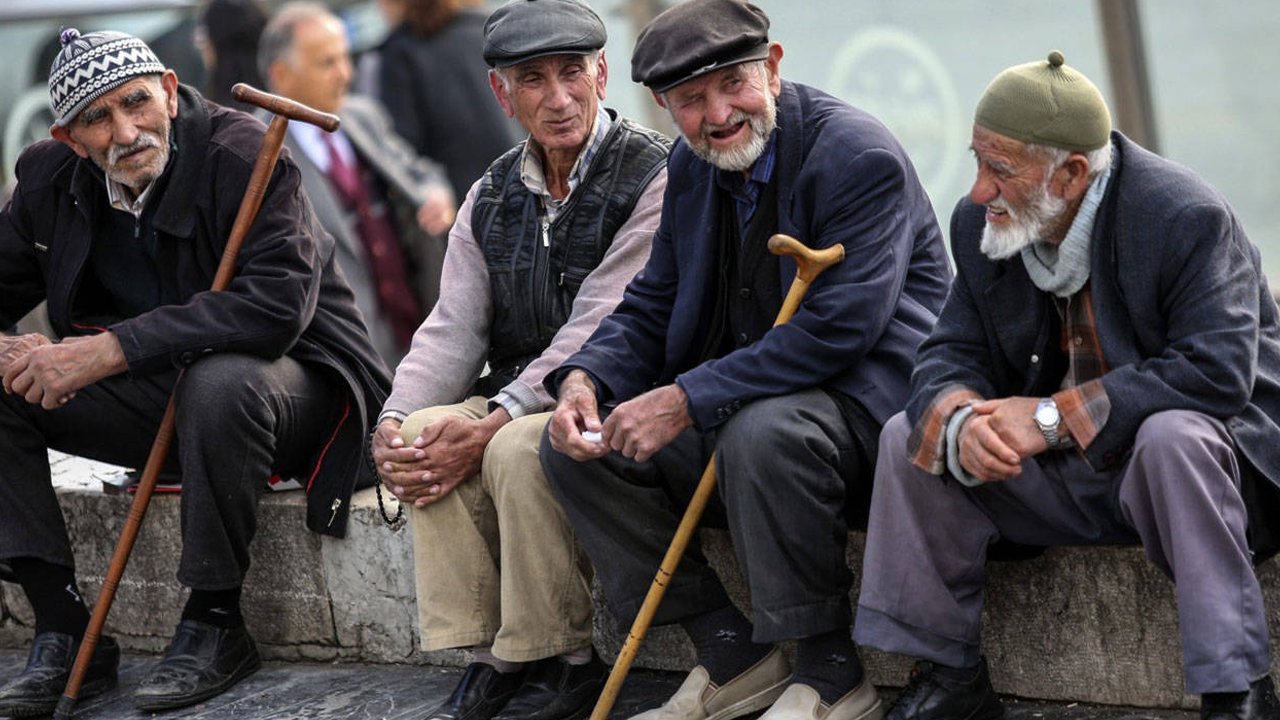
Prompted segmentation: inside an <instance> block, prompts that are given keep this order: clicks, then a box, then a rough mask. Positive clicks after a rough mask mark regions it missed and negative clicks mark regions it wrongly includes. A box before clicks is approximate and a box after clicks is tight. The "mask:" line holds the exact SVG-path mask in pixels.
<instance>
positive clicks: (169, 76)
mask: <svg viewBox="0 0 1280 720" xmlns="http://www.w3.org/2000/svg"><path fill="white" fill-rule="evenodd" d="M160 86H161V87H163V88H164V95H165V108H166V109H167V110H168V111H169V119H170V120H172V119H174V118H176V117H178V74H177V73H175V72H174V71H172V70H165V71H164V74H163V75H161V76H160Z"/></svg>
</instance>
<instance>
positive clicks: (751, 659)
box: [680, 604, 772, 685]
mask: <svg viewBox="0 0 1280 720" xmlns="http://www.w3.org/2000/svg"><path fill="white" fill-rule="evenodd" d="M680 626H681V627H683V628H684V631H685V632H687V633H688V634H689V639H690V640H692V641H693V647H694V649H695V650H696V651H697V653H698V664H699V665H701V666H703V667H704V668H706V669H707V673H708V674H709V675H710V676H711V682H713V683H715V684H716V685H723V684H725V683H727V682H729V681H730V680H732V679H734V678H735V677H737V676H738V675H740V674H742V672H743V671H744V670H746V669H747V668H749V667H751V666H752V665H755V664H756V663H757V662H759V661H760V658H762V657H764V656H765V655H767V654H768V653H769V650H770V649H772V646H770V645H758V644H756V643H753V642H751V621H749V620H747V618H746V616H744V615H743V614H742V613H741V612H739V611H738V608H737V607H735V606H734V605H732V604H730V605H726V606H725V607H722V608H720V609H718V610H712V611H711V612H708V613H703V614H701V615H695V616H693V617H691V618H686V619H684V620H681V621H680Z"/></svg>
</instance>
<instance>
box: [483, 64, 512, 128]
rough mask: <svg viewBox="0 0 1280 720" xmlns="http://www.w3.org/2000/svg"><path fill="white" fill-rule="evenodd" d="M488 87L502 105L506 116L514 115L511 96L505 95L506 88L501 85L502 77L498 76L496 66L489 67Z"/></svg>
mask: <svg viewBox="0 0 1280 720" xmlns="http://www.w3.org/2000/svg"><path fill="white" fill-rule="evenodd" d="M489 89H490V90H492V91H493V96H494V97H495V98H497V100H498V104H499V105H501V106H502V112H504V113H506V114H507V117H515V116H516V108H515V106H514V105H512V104H511V98H509V97H507V90H506V88H504V87H502V78H501V77H499V76H498V70H497V69H496V68H490V69H489Z"/></svg>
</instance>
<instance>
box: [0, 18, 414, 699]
mask: <svg viewBox="0 0 1280 720" xmlns="http://www.w3.org/2000/svg"><path fill="white" fill-rule="evenodd" d="M61 39H62V49H61V51H60V52H59V54H58V55H57V57H56V58H55V60H54V63H53V67H52V69H51V71H50V74H49V94H50V98H51V100H52V105H53V110H54V114H55V115H56V117H57V120H56V121H55V122H54V125H53V127H52V128H51V132H52V134H53V138H54V139H53V140H46V141H44V142H40V143H36V144H35V145H33V146H32V147H30V148H28V149H27V150H26V151H25V152H24V153H23V154H22V157H21V158H19V160H18V165H17V177H18V185H17V187H16V188H15V189H14V192H13V196H12V199H11V200H10V202H9V203H8V204H7V205H6V206H5V207H4V209H3V210H0V287H2V288H4V290H3V292H0V327H8V326H10V325H11V324H12V323H13V322H14V321H15V320H16V319H17V318H20V317H22V316H23V315H24V314H26V313H27V312H28V311H29V310H30V309H31V308H32V306H34V305H36V304H37V303H38V302H40V301H41V300H47V301H48V307H49V318H50V321H51V323H52V325H53V328H54V330H55V331H56V333H57V339H50V338H47V337H44V336H42V335H34V334H33V335H22V336H17V337H5V336H0V373H2V374H3V379H4V392H3V393H0V458H3V463H2V464H0V559H2V560H4V561H5V562H6V563H7V565H8V566H9V568H11V570H12V575H13V577H11V578H9V579H13V580H16V581H17V582H18V583H19V584H21V586H22V589H23V591H24V592H25V593H26V596H27V598H28V599H29V600H30V602H31V605H32V608H33V609H34V611H35V632H36V636H35V640H34V642H33V644H32V648H31V655H30V660H29V661H28V664H27V667H26V669H25V670H23V672H22V673H21V674H20V675H18V677H16V678H14V679H13V680H11V681H10V682H8V683H6V684H5V685H3V686H0V716H18V717H25V716H28V715H38V714H42V713H49V712H51V711H52V710H53V709H54V707H55V706H56V704H57V700H58V698H59V697H60V696H61V694H62V687H63V685H64V684H65V683H66V680H67V672H68V669H69V667H70V664H71V662H72V660H73V659H74V657H75V654H76V652H77V647H78V644H79V642H80V639H81V637H82V636H83V634H84V631H85V628H86V625H87V622H88V614H87V612H86V610H85V605H84V601H83V600H82V599H81V597H80V595H79V592H78V590H77V585H76V577H75V560H74V558H73V556H72V552H71V546H70V542H69V540H68V538H67V531H66V527H65V525H64V523H63V518H62V515H61V512H60V510H59V507H58V501H57V498H56V497H55V495H54V491H53V488H52V487H51V486H50V482H49V480H50V478H49V464H48V452H47V448H56V449H59V450H64V451H67V452H71V453H76V454H80V455H84V456H87V457H92V458H95V459H99V460H104V461H107V462H113V463H117V464H120V465H126V466H130V467H141V466H142V465H143V463H144V462H145V461H146V458H147V453H148V451H149V449H150V447H151V443H152V440H153V439H154V438H155V435H156V430H157V428H158V427H159V425H160V420H161V417H162V416H163V415H164V413H165V407H166V404H167V402H168V398H169V396H170V395H171V394H174V409H175V417H176V432H175V443H176V445H175V448H174V452H172V453H170V455H169V464H168V466H167V467H166V471H168V472H174V473H177V474H178V475H179V476H180V477H181V481H182V508H181V513H182V547H181V558H180V560H179V562H178V580H179V581H180V582H181V583H182V584H183V585H186V586H188V587H190V588H191V593H190V596H189V597H188V599H187V602H186V606H185V607H184V608H182V614H181V619H180V620H179V622H178V627H177V631H176V632H175V634H174V637H173V641H172V642H171V643H170V645H169V648H168V650H167V652H166V653H165V657H164V658H163V659H162V660H161V661H160V662H159V663H158V664H157V665H156V666H155V667H154V668H153V669H152V670H151V671H150V672H149V673H148V674H147V675H146V676H145V677H144V678H143V679H142V682H141V684H140V686H139V687H138V689H137V690H136V692H135V694H134V699H135V704H136V705H137V706H138V707H139V708H140V709H143V710H163V709H168V708H175V707H181V706H184V705H190V704H193V703H197V702H200V701H202V700H205V699H208V698H210V697H212V696H214V695H217V694H218V693H220V692H222V691H224V690H226V689H227V688H229V687H231V686H232V685H234V684H235V683H237V682H239V681H240V680H241V679H243V678H244V677H246V676H247V675H249V674H250V673H252V672H253V671H255V670H257V669H258V666H259V658H258V652H257V649H256V648H255V646H254V642H253V638H252V637H250V635H249V633H248V631H247V630H246V629H245V623H244V619H243V617H242V616H241V612H240V587H241V584H242V582H243V580H244V576H245V572H246V571H247V569H248V566H249V544H250V541H251V540H252V539H253V536H254V531H255V528H256V513H257V501H258V498H259V496H261V494H262V491H263V489H264V488H265V487H266V485H267V482H268V480H269V479H270V477H271V476H272V474H273V473H276V472H279V473H282V474H296V475H299V476H304V477H308V478H310V480H309V487H308V494H307V525H308V527H310V528H311V529H313V530H315V531H317V532H320V533H324V534H328V535H335V536H341V535H342V534H343V533H344V532H345V528H346V523H347V506H348V500H349V498H350V497H351V492H352V489H353V488H354V487H355V486H356V485H357V484H358V483H362V482H363V483H365V484H368V483H370V482H372V479H373V478H372V475H373V473H372V472H371V470H370V469H369V467H368V460H367V459H366V457H365V455H364V453H363V449H364V440H365V437H366V433H367V428H368V427H369V425H370V424H372V421H373V418H374V416H375V415H376V413H377V410H378V408H379V407H381V405H382V401H383V399H384V398H385V397H386V391H387V387H388V385H389V384H390V378H389V377H388V375H387V371H386V370H385V369H384V368H383V367H382V365H381V361H380V360H378V358H377V356H376V354H375V353H374V351H373V348H372V346H371V344H370V341H369V336H368V333H367V332H366V331H365V327H364V322H363V320H361V318H360V313H359V311H358V310H357V309H356V307H355V303H354V302H353V300H352V296H351V290H350V289H349V288H348V287H347V285H346V282H345V280H343V278H342V275H341V274H340V273H339V272H338V271H337V270H336V268H335V266H334V247H333V239H332V238H331V237H330V236H329V235H328V234H327V233H325V232H324V231H323V230H322V229H320V226H319V224H318V223H317V221H316V219H315V216H314V214H313V213H312V210H311V205H310V204H309V203H308V202H307V200H306V196H305V195H303V194H302V190H301V184H300V179H299V175H298V168H297V167H296V166H295V165H294V164H293V163H292V161H290V160H288V159H286V158H281V160H280V161H279V163H278V164H277V166H276V168H275V172H274V176H273V179H272V181H271V182H270V183H269V184H268V186H267V188H266V190H265V192H264V195H263V197H262V201H261V209H260V210H259V212H258V216H257V220H256V221H255V222H254V223H253V226H252V227H251V228H250V230H249V232H248V235H247V236H246V237H245V240H244V245H243V246H242V249H241V251H240V254H239V257H238V262H237V271H236V276H235V278H234V279H233V280H232V282H231V284H230V287H229V288H227V290H226V291H225V292H220V293H214V292H210V291H209V288H210V285H211V284H212V282H213V276H214V273H215V271H216V268H217V265H218V258H219V257H221V255H222V251H223V248H224V247H225V245H226V242H227V238H228V236H229V235H230V233H231V227H232V224H233V221H234V220H235V217H236V213H237V210H238V208H239V207H240V203H241V200H242V197H243V195H244V193H245V188H246V186H247V185H248V181H249V176H250V174H251V173H252V169H253V165H254V161H255V160H256V159H257V156H258V151H259V149H260V148H261V147H262V141H263V136H264V135H265V133H266V128H265V127H264V126H263V125H262V123H260V122H258V121H257V120H254V119H253V118H251V117H249V116H248V115H245V114H244V113H241V112H238V111H233V110H228V109H226V108H222V107H219V106H217V105H215V104H212V103H209V102H207V101H205V100H204V99H203V98H201V97H200V95H199V94H198V93H197V92H196V91H195V90H193V89H191V88H189V87H187V86H185V85H180V84H179V83H178V78H177V76H176V75H175V74H174V72H173V71H172V70H167V69H165V67H164V65H162V64H161V63H160V61H159V60H158V59H157V58H156V56H155V55H154V54H153V53H152V52H151V49H150V48H148V47H147V46H146V44H144V43H143V42H142V41H141V40H139V39H137V38H136V37H133V36H130V35H125V34H123V33H118V32H109V31H107V32H95V33H88V34H85V35H80V34H79V33H78V32H76V31H75V30H71V29H69V30H66V31H64V32H63V33H62V38H61ZM184 369H185V371H184V374H183V375H182V381H181V383H178V384H177V389H176V394H175V391H174V388H175V384H176V383H177V378H178V377H179V373H180V371H183V370H184ZM177 551H178V550H177V549H175V552H177ZM155 610H156V611H157V612H165V611H166V609H165V608H155ZM119 656H120V650H119V647H118V645H116V643H115V642H114V640H112V639H111V638H109V637H104V638H102V640H101V642H99V644H98V645H97V647H96V651H95V653H94V655H93V660H92V661H91V663H90V665H89V668H88V673H87V675H86V676H85V678H84V684H83V685H82V687H81V692H80V696H81V697H88V696H90V695H93V694H95V693H99V692H102V691H104V690H106V689H108V688H110V687H111V686H112V685H114V684H115V682H116V671H117V665H118V662H119Z"/></svg>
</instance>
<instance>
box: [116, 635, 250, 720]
mask: <svg viewBox="0 0 1280 720" xmlns="http://www.w3.org/2000/svg"><path fill="white" fill-rule="evenodd" d="M261 665H262V660H261V659H260V658H259V657H258V647H257V646H256V645H254V644H253V638H251V637H249V633H248V631H246V630H245V629H244V627H243V626H241V627H238V628H230V629H227V628H220V627H214V626H213V625H210V624H208V623H203V622H200V621H199V620H183V621H182V622H180V623H178V630H177V631H176V632H175V633H174V634H173V640H172V641H171V642H170V643H169V649H168V650H167V651H166V652H165V654H164V657H163V658H162V659H161V660H160V662H159V663H157V664H156V666H155V667H153V668H151V672H149V673H147V676H146V677H144V678H143V679H142V682H141V683H139V684H138V689H137V690H135V691H134V693H133V704H134V706H135V707H137V708H138V709H139V710H171V709H173V708H180V707H186V706H187V705H194V704H196V703H198V702H200V701H202V700H208V699H209V698H211V697H213V696H215V695H218V694H220V693H222V692H223V691H225V690H227V689H228V688H230V687H231V686H232V685H235V684H236V683H238V682H240V681H241V680H243V679H245V678H246V677H248V676H250V675H252V674H253V673H254V672H255V671H256V670H257V669H258V668H259V667H261Z"/></svg>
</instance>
